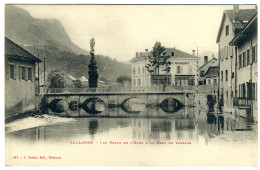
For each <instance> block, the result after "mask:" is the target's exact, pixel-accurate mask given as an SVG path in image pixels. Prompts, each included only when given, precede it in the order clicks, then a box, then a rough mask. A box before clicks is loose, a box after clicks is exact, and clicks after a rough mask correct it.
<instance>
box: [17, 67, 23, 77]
mask: <svg viewBox="0 0 260 170" xmlns="http://www.w3.org/2000/svg"><path fill="white" fill-rule="evenodd" d="M21 69H22V68H21V66H18V70H19V74H18V75H19V80H21V78H22V76H21V74H22V70H21Z"/></svg>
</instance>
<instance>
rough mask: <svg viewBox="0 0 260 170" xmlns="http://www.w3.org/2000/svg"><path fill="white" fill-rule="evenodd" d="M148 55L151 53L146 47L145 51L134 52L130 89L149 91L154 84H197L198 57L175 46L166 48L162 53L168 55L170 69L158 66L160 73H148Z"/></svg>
mask: <svg viewBox="0 0 260 170" xmlns="http://www.w3.org/2000/svg"><path fill="white" fill-rule="evenodd" d="M149 55H152V54H151V52H149V51H148V49H146V50H145V52H136V57H135V58H133V59H131V60H130V62H131V65H132V71H131V76H132V90H133V91H139V92H143V91H149V90H152V88H153V87H155V86H168V87H179V88H188V87H195V86H196V85H197V68H198V57H197V56H195V50H193V54H188V53H186V52H183V51H180V50H178V49H175V48H166V50H165V53H164V55H167V56H170V58H169V60H168V61H170V62H171V65H169V67H170V68H171V70H170V71H169V72H167V71H164V69H165V67H163V66H160V72H159V73H160V74H159V76H158V74H157V71H155V73H150V72H148V71H147V69H146V67H145V66H146V65H147V64H148V63H149V57H148V56H149Z"/></svg>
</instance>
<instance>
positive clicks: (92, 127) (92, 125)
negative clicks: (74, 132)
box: [88, 120, 98, 137]
mask: <svg viewBox="0 0 260 170" xmlns="http://www.w3.org/2000/svg"><path fill="white" fill-rule="evenodd" d="M88 129H89V134H90V135H91V136H93V137H94V135H95V134H96V133H97V129H98V121H97V120H91V121H89V126H88Z"/></svg>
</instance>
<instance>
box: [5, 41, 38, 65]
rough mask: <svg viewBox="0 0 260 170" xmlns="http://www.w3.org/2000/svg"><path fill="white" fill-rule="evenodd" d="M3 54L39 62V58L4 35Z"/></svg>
mask: <svg viewBox="0 0 260 170" xmlns="http://www.w3.org/2000/svg"><path fill="white" fill-rule="evenodd" d="M5 56H7V57H11V58H15V59H19V60H26V61H33V62H41V60H40V59H39V58H37V57H35V56H34V55H32V54H31V53H29V52H28V51H26V50H25V49H23V48H22V47H20V46H19V45H17V44H15V43H14V42H13V41H11V40H10V39H8V38H6V37H5Z"/></svg>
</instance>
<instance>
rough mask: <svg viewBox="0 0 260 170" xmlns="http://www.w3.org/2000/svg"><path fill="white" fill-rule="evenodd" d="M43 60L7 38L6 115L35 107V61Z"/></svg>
mask: <svg viewBox="0 0 260 170" xmlns="http://www.w3.org/2000/svg"><path fill="white" fill-rule="evenodd" d="M36 62H41V60H40V59H38V58H37V57H35V56H33V55H32V54H30V53H29V52H27V51H26V50H24V49H23V48H21V47H20V46H19V45H17V44H15V43H14V42H13V41H11V40H10V39H8V38H5V116H6V118H7V117H9V116H11V115H12V114H18V113H21V112H24V111H28V110H32V109H34V108H35V100H36V81H35V63H36Z"/></svg>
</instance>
